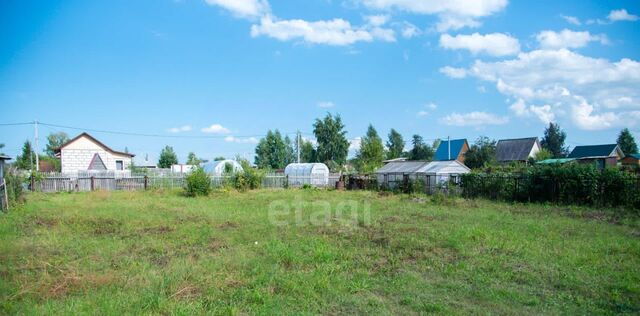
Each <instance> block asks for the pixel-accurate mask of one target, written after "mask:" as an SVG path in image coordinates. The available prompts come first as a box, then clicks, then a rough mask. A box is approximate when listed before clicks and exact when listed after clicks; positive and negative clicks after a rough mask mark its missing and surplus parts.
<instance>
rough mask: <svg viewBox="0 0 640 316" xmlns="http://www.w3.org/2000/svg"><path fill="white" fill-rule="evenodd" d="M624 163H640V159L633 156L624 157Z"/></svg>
mask: <svg viewBox="0 0 640 316" xmlns="http://www.w3.org/2000/svg"><path fill="white" fill-rule="evenodd" d="M622 164H623V165H632V166H633V165H640V159H636V158H633V157H624V158H623V159H622Z"/></svg>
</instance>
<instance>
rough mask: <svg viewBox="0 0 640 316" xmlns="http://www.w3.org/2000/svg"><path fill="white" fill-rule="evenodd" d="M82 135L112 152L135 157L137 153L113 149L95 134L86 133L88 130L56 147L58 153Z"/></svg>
mask: <svg viewBox="0 0 640 316" xmlns="http://www.w3.org/2000/svg"><path fill="white" fill-rule="evenodd" d="M82 137H86V138H88V139H89V140H91V141H92V142H94V143H96V144H97V145H98V146H100V147H102V148H104V149H105V150H106V151H108V152H111V153H113V154H118V155H123V156H129V157H135V155H133V154H130V153H125V152H121V151H117V150H113V149H111V148H110V147H109V146H107V145H105V144H103V143H102V142H101V141H99V140H97V139H96V138H95V137H93V136H91V135H89V134H88V133H86V132H83V133H82V134H80V135H78V136H76V137H74V138H72V139H71V140H69V141H68V142H66V143H64V144H62V146H60V147H59V148H58V149H56V154H59V153H60V151H61V150H62V149H63V148H65V147H67V146H68V145H69V144H71V143H73V142H75V141H76V140H78V139H80V138H82Z"/></svg>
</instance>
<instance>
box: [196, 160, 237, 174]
mask: <svg viewBox="0 0 640 316" xmlns="http://www.w3.org/2000/svg"><path fill="white" fill-rule="evenodd" d="M202 168H203V169H204V171H205V172H206V173H208V174H210V175H212V176H221V175H223V174H224V173H225V170H226V171H227V172H229V171H231V172H234V173H235V172H242V171H244V170H243V169H242V166H241V165H240V163H238V162H237V161H235V160H231V159H225V160H219V161H212V162H208V163H206V164H204V165H203V166H202Z"/></svg>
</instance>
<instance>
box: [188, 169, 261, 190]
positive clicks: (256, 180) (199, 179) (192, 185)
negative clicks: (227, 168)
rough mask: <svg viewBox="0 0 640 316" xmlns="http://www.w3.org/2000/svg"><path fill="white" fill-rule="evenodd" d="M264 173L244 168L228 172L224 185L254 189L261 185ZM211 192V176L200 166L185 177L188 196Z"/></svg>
mask: <svg viewBox="0 0 640 316" xmlns="http://www.w3.org/2000/svg"><path fill="white" fill-rule="evenodd" d="M264 177H265V174H264V172H262V171H260V170H256V169H253V168H245V170H244V171H242V172H235V173H231V174H229V177H227V178H226V180H225V182H224V183H223V186H224V187H227V188H235V189H237V190H239V191H246V190H255V189H259V188H260V187H261V186H262V180H264ZM210 192H211V177H210V176H209V174H207V173H206V172H205V171H204V170H203V169H202V168H197V169H195V170H194V171H192V172H191V173H189V175H187V177H186V186H185V194H186V195H188V196H199V195H208V194H209V193H210Z"/></svg>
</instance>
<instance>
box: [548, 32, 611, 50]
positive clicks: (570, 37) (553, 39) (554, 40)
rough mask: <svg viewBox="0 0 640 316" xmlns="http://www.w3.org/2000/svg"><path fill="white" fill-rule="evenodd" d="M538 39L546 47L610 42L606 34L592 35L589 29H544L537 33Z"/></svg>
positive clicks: (582, 45)
mask: <svg viewBox="0 0 640 316" xmlns="http://www.w3.org/2000/svg"><path fill="white" fill-rule="evenodd" d="M536 40H538V42H539V43H540V47H542V48H544V49H559V48H580V47H584V46H587V44H589V42H594V41H599V42H600V43H602V44H607V43H608V42H609V40H608V39H607V37H606V36H605V35H592V34H591V33H589V32H587V31H584V32H576V31H571V30H568V29H564V30H562V31H560V32H554V31H542V32H540V33H538V34H537V35H536Z"/></svg>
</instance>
